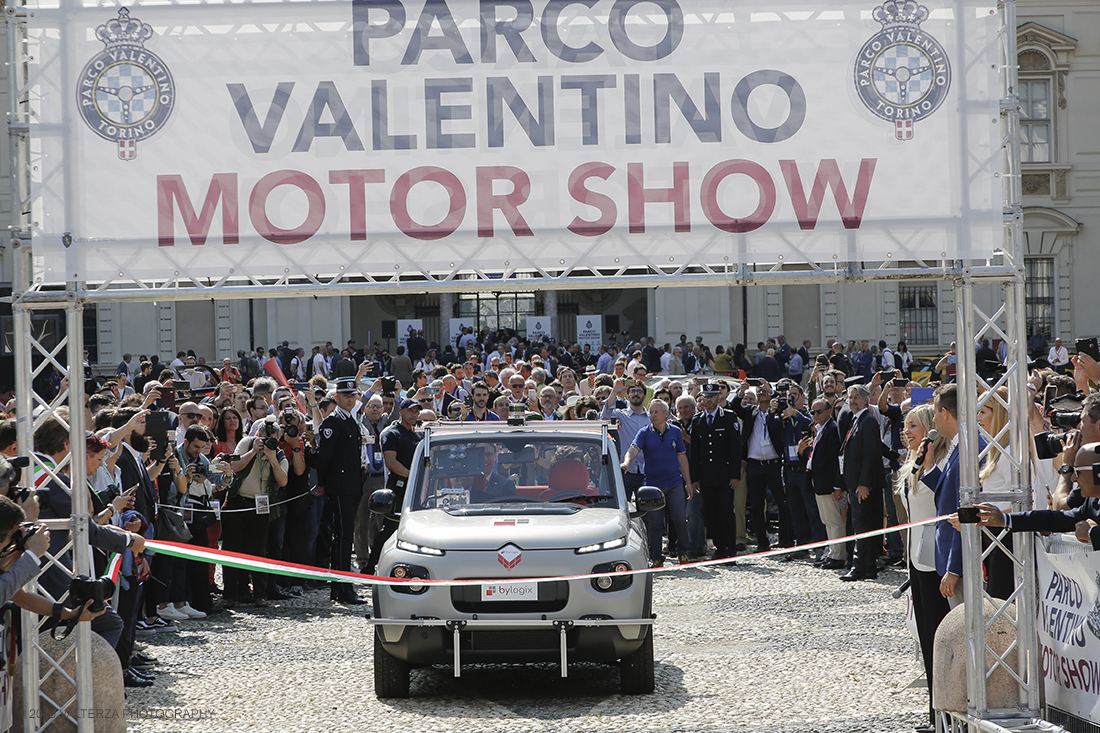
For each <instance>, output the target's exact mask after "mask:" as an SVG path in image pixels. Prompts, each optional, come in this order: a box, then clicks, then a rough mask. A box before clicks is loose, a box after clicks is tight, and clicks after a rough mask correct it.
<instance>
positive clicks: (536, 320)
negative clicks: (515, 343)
mask: <svg viewBox="0 0 1100 733" xmlns="http://www.w3.org/2000/svg"><path fill="white" fill-rule="evenodd" d="M543 338H548V339H552V338H554V329H553V325H552V324H551V323H550V319H549V318H547V317H546V316H527V340H528V341H539V340H541V339H543Z"/></svg>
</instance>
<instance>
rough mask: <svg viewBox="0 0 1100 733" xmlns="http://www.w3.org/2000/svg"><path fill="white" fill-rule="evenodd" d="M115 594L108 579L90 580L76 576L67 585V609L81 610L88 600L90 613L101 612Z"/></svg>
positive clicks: (113, 585) (84, 576) (112, 585)
mask: <svg viewBox="0 0 1100 733" xmlns="http://www.w3.org/2000/svg"><path fill="white" fill-rule="evenodd" d="M114 594H115V583H114V581H113V580H111V579H110V578H95V579H93V578H90V577H88V576H87V575H78V576H76V577H75V578H73V579H72V582H71V583H69V604H68V605H69V608H83V607H84V604H85V603H87V602H88V601H89V600H90V601H92V605H91V606H89V610H91V611H102V610H103V608H104V606H105V605H106V602H107V600H108V599H109V598H110V597H111V596H113V595H114Z"/></svg>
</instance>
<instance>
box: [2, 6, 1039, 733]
mask: <svg viewBox="0 0 1100 733" xmlns="http://www.w3.org/2000/svg"><path fill="white" fill-rule="evenodd" d="M5 10H6V19H7V40H8V130H9V158H10V160H11V172H10V177H11V178H10V184H11V199H12V223H11V225H10V231H11V234H12V253H13V258H14V271H13V272H14V277H13V291H12V297H11V302H12V309H13V315H14V323H15V353H16V362H15V363H16V370H15V371H16V392H17V405H18V440H19V449H20V453H21V454H22V455H30V454H31V447H32V444H31V437H32V435H33V432H34V429H35V427H36V426H37V425H39V424H40V423H41V422H42V420H43V419H45V418H46V417H47V416H49V415H52V414H54V412H55V411H56V409H57V408H58V407H59V406H61V405H62V404H65V403H66V402H67V403H68V404H69V405H72V406H74V407H75V406H82V405H83V403H84V398H85V395H84V384H83V380H82V378H81V376H80V375H81V366H82V361H81V357H82V353H83V344H82V335H83V324H82V312H83V307H84V304H85V303H94V302H151V301H156V300H204V299H211V298H218V299H245V298H268V297H312V296H321V295H324V296H337V295H339V296H349V295H385V294H394V293H400V294H406V293H408V292H410V291H416V292H456V291H461V292H475V291H504V292H507V291H510V290H521V289H522V290H531V289H556V290H566V289H569V290H572V289H608V288H616V289H619V288H637V287H704V286H727V287H728V286H744V285H779V284H846V283H856V282H889V281H894V282H898V281H910V282H911V281H937V280H944V281H951V282H952V283H953V285H954V288H955V293H956V298H955V303H956V316H957V326H958V343H959V344H960V348H959V349H958V353H959V369H958V383H959V390H960V394H961V400H960V406H959V410H960V435H959V444H960V465H961V469H962V488H961V491H960V503H961V504H962V505H963V506H969V505H971V504H973V503H975V501H976V500H977V498H978V496H977V495H978V492H979V488H980V482H979V479H978V472H979V460H980V456H979V451H978V436H979V434H981V435H983V436H984V437H985V439H986V440H987V441H988V445H987V447H986V450H985V453H986V454H988V453H989V452H990V451H994V450H996V451H1000V452H1001V454H1002V456H1001V459H1002V460H1008V461H1010V463H1011V466H1012V490H1011V491H1010V492H1005V493H1004V494H1003V495H1002V494H998V495H996V496H990V495H988V494H986V495H983V497H982V499H983V500H1000V501H1011V502H1012V503H1013V506H1014V508H1016V509H1025V508H1030V506H1031V487H1030V467H1029V456H1030V454H1029V450H1028V445H1029V442H1030V435H1029V434H1028V405H1029V403H1030V397H1029V393H1028V389H1027V383H1026V380H1027V373H1026V364H1027V350H1026V340H1027V334H1026V323H1025V311H1024V288H1023V285H1024V267H1023V255H1024V248H1023V236H1022V224H1023V209H1022V205H1021V188H1020V164H1019V151H1018V140H1019V109H1018V98H1017V93H1016V83H1017V74H1016V3H1015V0H1004V1H1003V2H999V3H998V11H999V18H1000V22H1001V28H1000V64H1001V69H1000V80H1001V90H1000V97H1001V130H1002V171H1003V174H1002V176H1003V178H1002V184H1003V186H1002V195H1003V201H1004V247H1003V250H1002V251H1001V252H1000V253H999V254H998V255H997V256H996V257H995V258H994V259H992V260H987V261H982V262H971V261H955V260H939V261H936V262H923V261H912V262H909V263H906V264H905V266H901V265H900V263H899V262H898V261H896V260H888V261H886V262H882V263H878V264H875V263H871V264H868V263H854V262H849V263H844V262H831V263H827V264H817V263H812V262H792V261H790V260H788V261H786V262H784V261H783V258H782V257H778V258H777V260H778V261H777V262H774V263H769V264H763V265H761V264H755V265H752V264H740V265H732V264H731V265H727V266H707V265H678V266H676V267H668V268H653V267H636V266H631V265H623V266H622V267H617V268H614V269H606V270H604V269H595V268H585V269H571V268H562V269H560V270H554V271H551V270H539V271H532V272H520V271H518V270H514V271H508V270H505V271H503V272H494V273H486V272H481V271H463V272H461V273H459V272H449V273H424V272H421V273H410V274H394V275H390V276H378V277H372V276H364V275H357V276H351V275H345V274H335V275H327V276H325V275H309V274H302V273H287V274H285V275H283V276H281V277H250V278H241V279H237V280H231V279H230V278H229V276H226V277H225V278H223V279H221V280H200V279H195V278H189V277H187V276H186V275H183V276H181V275H180V274H178V273H175V274H170V275H166V277H165V278H164V279H160V280H156V281H140V280H137V279H128V278H126V277H125V273H120V275H121V277H120V278H119V279H118V280H114V281H107V282H97V283H85V282H77V281H74V282H69V283H67V284H66V286H65V287H64V289H63V290H62V289H56V288H50V287H45V286H42V285H41V284H40V283H38V282H36V281H35V280H34V277H33V264H34V263H33V258H32V253H31V199H32V195H31V165H32V164H31V157H30V156H31V153H30V144H29V143H30V141H29V133H30V122H31V120H30V104H29V101H30V100H29V88H30V85H31V82H32V80H31V79H30V77H29V66H28V62H29V59H28V58H27V51H26V48H27V47H26V41H27V27H26V13H27V11H26V9H25V8H24V7H23V6H22V5H20V3H19V0H7V5H6V8H5ZM985 283H995V284H999V285H1001V287H1002V288H1003V291H1004V303H1003V305H1002V306H1001V308H1000V309H999V310H998V311H997V312H996V313H994V314H992V315H987V314H985V313H983V312H981V311H980V310H979V309H977V308H975V307H974V304H973V287H974V285H976V284H985ZM59 308H63V309H64V310H65V314H66V325H67V335H66V336H65V337H64V338H63V339H61V340H60V342H59V343H58V345H57V347H56V348H54V349H52V350H51V349H47V348H45V347H44V346H43V344H41V343H39V342H38V341H36V340H35V338H34V335H33V333H32V330H31V327H30V326H31V315H32V313H33V311H35V310H38V309H55V310H56V309H59ZM986 334H993V335H995V336H997V337H999V338H1002V339H1004V340H1005V341H1006V342H1007V343H1008V345H1009V352H1008V360H1007V362H1008V363H1007V370H1006V372H1005V374H1004V375H1003V376H1002V377H1000V379H998V380H997V381H996V382H995V383H994V384H992V385H988V384H985V383H984V382H983V381H982V380H981V379H980V378H979V377H977V374H976V371H975V363H974V349H973V348H968V347H970V346H972V345H973V344H974V343H975V341H977V340H980V339H981V338H982V336H984V335H986ZM35 357H37V358H35ZM35 361H38V363H37V365H35ZM54 367H56V368H57V369H59V370H60V371H62V372H64V373H67V374H71V375H73V377H74V378H72V379H70V380H69V384H68V389H67V390H64V391H62V393H61V394H59V395H58V396H57V397H56V398H55V399H54V400H52V401H50V402H45V401H43V400H41V399H40V398H38V397H37V396H36V395H35V394H34V392H33V389H32V381H33V379H34V377H35V376H37V375H38V374H39V373H40V372H41V371H42V370H45V369H50V368H54ZM1001 385H1007V387H1008V390H1009V402H1008V405H1007V406H1008V407H1009V408H1010V410H1011V415H1012V419H1011V421H1010V423H1009V426H1008V427H1007V428H1006V429H1005V431H1007V437H1008V445H1007V446H1004V447H1002V446H1001V445H1000V442H999V440H998V439H999V438H1003V437H1004V435H1003V434H1002V435H1000V436H991V435H988V434H985V433H984V431H982V430H981V428H980V427H979V426H978V425H977V422H976V420H975V419H974V418H975V416H976V414H977V411H978V409H979V408H980V407H981V406H982V405H985V404H987V403H988V402H989V401H990V400H1000V397H998V396H997V395H996V394H995V393H994V392H993V391H992V390H987V391H984V392H983V393H982V395H981V396H979V395H978V389H986V388H989V387H994V388H995V387H998V386H1001ZM36 409H38V410H39V412H40V414H38V415H33V411H34V410H36ZM69 427H70V434H71V441H70V445H73V446H80V445H82V443H83V438H84V429H85V426H84V411H83V409H73V410H72V411H71V412H70V419H69ZM28 470H30V469H28ZM35 470H48V468H47V467H45V466H43V465H42V464H41V462H40V461H37V460H36V461H35ZM88 521H90V518H89V506H88V497H87V495H86V494H85V493H84V492H79V491H77V492H74V494H73V519H72V540H73V546H74V548H75V553H74V555H75V567H76V571H77V572H78V573H88V574H91V573H92V572H93V570H92V558H91V549H90V547H89V545H88V541H87V537H88V529H87V522H88ZM982 533H984V534H985V535H987V536H988V537H989V539H990V545H989V550H988V551H987V552H986V554H988V552H989V551H992V550H993V549H994V548H997V547H1003V545H1001V544H1000V541H999V537H996V536H993V535H992V534H991V533H989V532H988V530H985V529H981V530H979V528H977V527H976V526H974V525H966V526H965V529H964V532H963V543H964V545H963V546H964V563H965V567H964V576H963V581H962V582H963V588H964V596H965V598H967V599H968V600H969V599H979V598H982V597H983V595H984V591H983V589H982V558H983V552H982V550H981V534H982ZM1034 553H1035V542H1034V538H1033V537H1032V536H1031V535H1027V534H1020V535H1017V536H1016V537H1015V538H1014V546H1013V551H1012V553H1010V554H1012V555H1013V557H1014V559H1015V568H1016V571H1015V575H1016V589H1015V591H1014V593H1013V596H1012V601H1013V603H1006V604H1005V605H1004V606H1003V607H1002V609H1001V611H1000V612H999V614H998V616H999V617H1002V618H1004V619H1007V620H1008V621H1010V622H1012V623H1013V624H1014V626H1015V627H1016V629H1017V638H1016V641H1015V643H1014V644H1013V645H1012V647H1011V648H1010V650H1009V651H1008V652H1006V653H1005V654H1004V655H1002V656H998V655H995V654H993V653H992V652H989V651H988V648H987V645H986V641H985V632H986V629H987V628H988V625H989V623H991V622H986V621H985V619H984V615H983V612H982V604H980V603H967V610H966V620H967V672H968V677H967V691H968V700H969V710H968V712H967V714H966V715H951V716H946V715H945V716H943V717H942V718H941V720H940V723H941V726H942V727H945V728H950V729H952V730H957V731H961V730H968V731H971V732H972V733H973V732H974V731H979V730H981V731H991V732H1000V731H1008V730H1012V731H1023V730H1045V731H1052V730H1060V729H1058V728H1057V727H1055V726H1051V725H1050V724H1049V723H1046V722H1045V721H1042V720H1041V719H1040V709H1039V692H1040V687H1039V686H1040V684H1041V679H1040V677H1039V672H1038V661H1037V660H1038V657H1037V634H1036V628H1035V619H1036V615H1035V613H1036V600H1037V591H1036V567H1035V554H1034ZM1012 608H1014V609H1015V614H1014V615H1013V614H1011V613H1009V612H1008V611H1009V610H1010V609H1012ZM23 616H24V640H25V641H24V653H23V661H22V665H23V673H24V682H25V684H24V690H25V702H24V709H23V716H24V723H25V729H26V730H43V729H45V728H46V727H47V726H48V725H49V724H50V722H52V720H54V719H56V718H57V717H59V716H60V715H62V714H63V713H61V712H58V711H60V710H62V709H64V707H65V705H66V704H68V703H67V702H65V701H53V700H48V699H47V698H45V697H44V696H43V695H42V693H41V684H42V682H43V681H44V679H45V677H47V676H48V675H50V674H53V673H61V672H60V661H61V660H55V659H51V658H50V657H49V655H48V654H46V653H45V652H44V651H43V650H42V649H41V648H40V647H39V645H38V643H37V642H38V636H37V633H36V629H37V627H38V622H37V621H38V620H37V619H36V618H35V617H34V616H33V615H31V614H26V613H25V614H23ZM90 633H92V632H91V630H90V628H89V627H88V624H84V623H82V624H79V625H78V627H77V644H76V648H75V649H76V679H75V687H76V696H75V697H76V701H77V705H78V707H79V708H91V707H94V705H93V701H92V690H91V657H90V637H89V634H90ZM1013 651H1015V652H1016V663H1015V664H1010V663H1009V661H1007V659H1008V657H1009V655H1010V654H1011V653H1012V652H1013ZM988 658H992V659H993V663H992V666H990V667H987V665H986V660H987V659H988ZM43 669H44V670H45V672H44V673H43ZM996 669H1005V670H1007V671H1008V673H1009V674H1010V675H1011V676H1012V678H1013V679H1014V681H1015V682H1016V684H1017V686H1018V696H1017V700H1016V703H1017V704H1016V705H1015V706H1012V707H1009V708H1002V709H991V708H990V707H989V702H988V697H987V694H986V687H987V681H988V679H989V676H990V674H992V672H993V671H994V670H996ZM39 705H42V708H43V712H44V713H46V714H47V715H48V716H51V717H50V718H49V719H48V720H42V719H41V718H38V717H32V711H33V714H34V715H35V716H37V714H38V706H39ZM74 722H75V723H76V725H77V726H78V729H79V730H80V731H82V733H83V732H85V731H89V730H91V721H90V720H88V719H86V718H82V719H79V720H75V721H74ZM38 723H41V724H42V725H41V727H39V728H35V727H34V724H38Z"/></svg>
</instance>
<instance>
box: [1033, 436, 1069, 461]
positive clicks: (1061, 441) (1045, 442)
mask: <svg viewBox="0 0 1100 733" xmlns="http://www.w3.org/2000/svg"><path fill="white" fill-rule="evenodd" d="M1068 437H1069V436H1068V435H1067V434H1066V433H1052V432H1049V431H1048V432H1045V433H1037V434H1036V435H1035V457H1036V458H1038V459H1039V460H1040V461H1045V460H1047V459H1049V458H1054V457H1055V456H1056V455H1058V454H1059V453H1061V452H1062V449H1063V448H1064V447H1065V442H1066V440H1067V438H1068Z"/></svg>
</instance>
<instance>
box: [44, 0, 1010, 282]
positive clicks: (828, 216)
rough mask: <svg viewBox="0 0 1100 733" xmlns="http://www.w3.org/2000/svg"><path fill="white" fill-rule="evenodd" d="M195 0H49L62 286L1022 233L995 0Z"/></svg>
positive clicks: (595, 260)
mask: <svg viewBox="0 0 1100 733" xmlns="http://www.w3.org/2000/svg"><path fill="white" fill-rule="evenodd" d="M496 5H502V6H504V7H503V8H496ZM201 7H202V11H201V12H197V11H195V10H194V9H193V8H191V7H190V6H188V7H186V8H185V7H183V6H179V5H175V4H164V3H162V2H161V0H155V1H154V0H146V2H142V1H140V0H139V1H138V2H134V3H131V4H129V5H128V7H127V8H118V7H117V6H113V5H110V6H108V5H106V4H100V3H97V2H84V1H83V0H29V9H30V10H32V11H33V12H32V13H30V16H31V17H30V20H29V23H30V37H31V43H30V45H29V48H28V56H29V58H30V61H29V63H30V65H31V67H32V68H31V72H30V78H31V79H32V80H33V82H32V88H31V90H30V94H29V97H30V100H31V107H32V110H31V113H32V114H31V119H32V124H31V135H32V156H33V159H34V161H35V162H36V164H37V165H36V166H34V172H33V174H32V175H33V178H34V180H33V212H34V227H33V245H34V253H35V255H36V257H38V258H39V259H38V260H37V264H38V265H39V266H40V268H41V269H40V272H41V275H42V277H43V278H44V281H45V282H64V281H66V280H70V279H73V277H74V276H78V277H79V279H89V280H96V279H108V278H109V279H118V278H120V276H125V277H145V278H165V277H169V278H170V277H174V276H181V277H188V276H194V277H207V276H211V277H225V276H226V275H227V274H228V275H229V276H231V277H237V278H241V277H244V276H247V275H264V276H271V275H279V276H281V275H283V274H287V273H289V274H299V273H322V274H342V273H349V274H352V273H368V274H374V275H379V274H386V275H393V274H395V273H398V274H400V273H402V272H410V271H411V272H433V273H434V272H446V273H450V272H453V271H455V270H467V271H469V270H473V269H479V270H482V271H487V272H500V271H503V270H505V269H519V270H525V269H538V268H551V269H555V270H561V269H563V268H567V267H569V268H571V267H577V266H581V267H583V266H598V267H609V268H614V267H617V266H622V265H649V266H650V267H654V268H656V267H666V268H667V267H670V266H671V267H679V266H680V265H682V264H696V265H702V264H709V265H718V266H728V265H735V264H737V263H741V262H754V261H763V262H775V261H777V257H778V256H780V255H782V257H783V261H787V262H797V261H812V262H830V263H832V262H834V261H837V260H839V261H842V262H850V261H861V260H881V259H885V257H886V254H887V253H889V254H890V256H891V257H893V258H894V259H897V260H913V259H954V258H982V257H987V256H989V255H990V253H991V252H992V251H993V250H994V249H995V248H998V247H1000V245H1001V238H1002V228H1001V227H1002V225H1001V213H1002V207H1001V189H1000V179H999V178H997V177H996V176H997V174H998V173H999V170H1000V152H999V149H1000V140H1001V135H1000V131H999V130H1000V128H999V124H998V120H999V110H998V96H999V89H1000V87H999V84H998V81H997V65H998V60H997V31H998V18H997V15H996V9H995V3H994V2H992V0H957V1H950V0H928V1H927V2H922V3H919V4H918V3H912V2H908V3H894V2H885V3H882V4H881V5H880V4H879V3H877V2H876V1H875V0H860V1H859V2H852V1H850V0H849V1H845V2H834V3H827V4H819V6H815V7H814V8H812V9H810V8H808V7H807V6H805V5H804V4H793V3H792V4H790V5H789V6H787V5H786V4H784V3H776V2H772V0H766V1H765V0H746V1H745V2H740V1H736V2H730V1H729V0H592V1H591V2H583V3H582V2H566V3H562V2H558V1H557V0H516V1H515V2H506V3H504V2H502V3H496V4H494V3H487V4H486V3H479V2H475V1H474V0H446V2H445V1H444V0H435V1H433V2H429V3H426V2H424V1H423V0H416V1H413V0H351V1H350V2H349V1H347V0H335V1H333V2H325V3H298V2H292V1H291V0H274V1H273V2H249V0H243V1H242V2H234V3H228V2H217V1H216V0H215V1H212V2H206V3H202V4H201ZM486 8H487V9H486ZM494 12H495V13H496V15H495V17H494V15H493V13H494Z"/></svg>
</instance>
